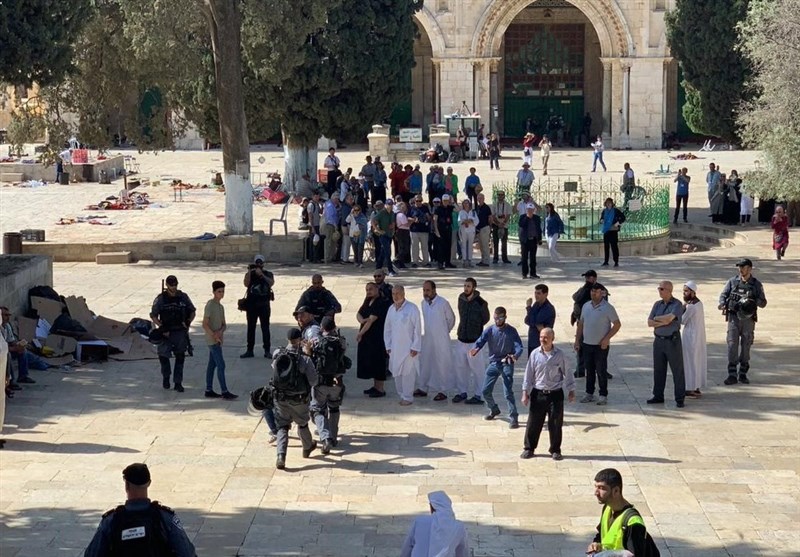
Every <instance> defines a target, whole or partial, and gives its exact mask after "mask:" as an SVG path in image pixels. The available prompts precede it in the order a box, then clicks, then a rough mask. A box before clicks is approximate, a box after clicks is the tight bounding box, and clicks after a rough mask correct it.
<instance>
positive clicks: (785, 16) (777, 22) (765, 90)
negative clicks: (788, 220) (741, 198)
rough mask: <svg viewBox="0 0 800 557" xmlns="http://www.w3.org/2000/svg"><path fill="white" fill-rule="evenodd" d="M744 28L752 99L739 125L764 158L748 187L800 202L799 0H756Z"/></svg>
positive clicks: (744, 43)
mask: <svg viewBox="0 0 800 557" xmlns="http://www.w3.org/2000/svg"><path fill="white" fill-rule="evenodd" d="M740 30H741V36H742V48H743V49H744V51H745V52H746V53H747V56H748V57H749V58H750V59H751V60H752V63H753V70H754V71H753V76H752V78H751V80H750V81H749V83H748V85H749V86H750V87H751V89H752V91H753V95H754V99H753V101H752V102H750V103H748V104H747V105H746V107H745V109H744V110H743V111H742V112H741V114H740V117H739V124H740V126H741V132H742V137H743V138H744V140H745V141H746V142H747V143H748V144H749V145H752V146H753V147H756V148H758V149H762V150H763V151H764V157H763V158H764V159H765V160H764V161H762V163H763V164H762V166H761V167H760V168H759V169H758V170H757V171H756V172H753V173H748V180H747V183H748V186H753V190H755V191H754V192H753V193H756V194H757V195H759V196H760V197H762V198H766V199H781V200H793V201H800V182H798V180H797V176H800V158H798V156H797V153H798V152H800V96H798V95H797V89H798V85H797V84H798V83H800V65H798V63H797V60H798V59H800V0H753V2H752V3H751V5H750V9H749V11H748V14H747V19H746V21H745V22H744V23H743V24H742V26H741V29H740Z"/></svg>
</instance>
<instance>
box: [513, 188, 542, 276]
mask: <svg viewBox="0 0 800 557" xmlns="http://www.w3.org/2000/svg"><path fill="white" fill-rule="evenodd" d="M518 226H519V247H520V252H521V254H520V255H521V257H522V278H523V279H526V278H528V273H529V272H530V277H531V278H532V279H538V278H539V275H537V274H536V252H537V251H538V249H539V244H541V243H542V219H541V218H539V215H537V214H536V205H534V204H533V203H528V204H527V205H526V206H525V214H524V215H522V216H521V217H520V218H519V223H518Z"/></svg>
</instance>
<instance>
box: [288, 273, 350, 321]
mask: <svg viewBox="0 0 800 557" xmlns="http://www.w3.org/2000/svg"><path fill="white" fill-rule="evenodd" d="M322 283H323V280H322V275H320V274H316V275H314V276H312V277H311V286H310V287H309V288H308V289H307V290H306V291H305V292H303V294H302V295H301V296H300V299H299V300H298V301H297V306H295V311H297V309H299V308H301V307H304V306H305V307H307V308H308V309H309V311H310V312H311V314H312V315H313V316H314V319H316V321H317V323H319V322H320V321H322V318H323V317H325V316H326V315H329V316H331V317H333V316H334V315H336V314H337V313H341V312H342V304H340V303H339V300H337V299H336V296H334V295H333V292H331V291H330V290H328V289H327V288H325V287H324V286H322Z"/></svg>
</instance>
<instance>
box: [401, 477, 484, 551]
mask: <svg viewBox="0 0 800 557" xmlns="http://www.w3.org/2000/svg"><path fill="white" fill-rule="evenodd" d="M428 502H429V503H430V507H431V514H429V515H423V516H420V517H417V518H416V519H415V520H414V523H413V524H412V525H411V529H410V530H409V531H408V535H407V536H406V540H405V542H404V543H403V548H402V549H401V550H400V556H401V557H468V556H469V555H470V551H469V541H468V539H467V530H466V528H464V524H463V523H462V522H461V521H460V520H457V519H456V515H455V514H454V513H453V502H452V501H451V500H450V497H448V496H447V494H446V493H445V492H444V491H433V492H431V493H429V494H428Z"/></svg>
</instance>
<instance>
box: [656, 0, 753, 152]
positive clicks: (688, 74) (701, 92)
mask: <svg viewBox="0 0 800 557" xmlns="http://www.w3.org/2000/svg"><path fill="white" fill-rule="evenodd" d="M748 3H749V0H703V1H698V0H677V1H676V5H675V9H674V10H672V11H670V12H668V13H667V15H666V18H665V19H666V24H667V39H668V40H669V45H670V49H671V50H672V54H673V56H675V58H676V59H677V60H678V62H679V63H680V65H681V69H682V70H683V76H684V82H683V87H684V88H685V89H686V105H685V106H684V109H683V114H684V117H685V118H686V122H687V123H688V124H689V127H690V128H691V129H692V130H693V131H694V132H696V133H701V134H705V135H713V136H716V137H720V138H722V139H724V140H726V141H736V140H737V138H738V129H737V126H736V112H737V110H738V109H739V107H740V104H741V103H742V102H743V100H745V99H746V91H745V86H744V84H745V81H746V79H747V77H748V75H749V73H750V64H749V61H748V60H747V58H746V57H745V56H744V53H742V52H741V51H740V50H739V49H738V48H737V43H738V39H739V37H738V33H737V31H736V28H737V25H738V24H739V23H740V22H741V21H743V20H744V18H745V16H746V14H747V6H748Z"/></svg>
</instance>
